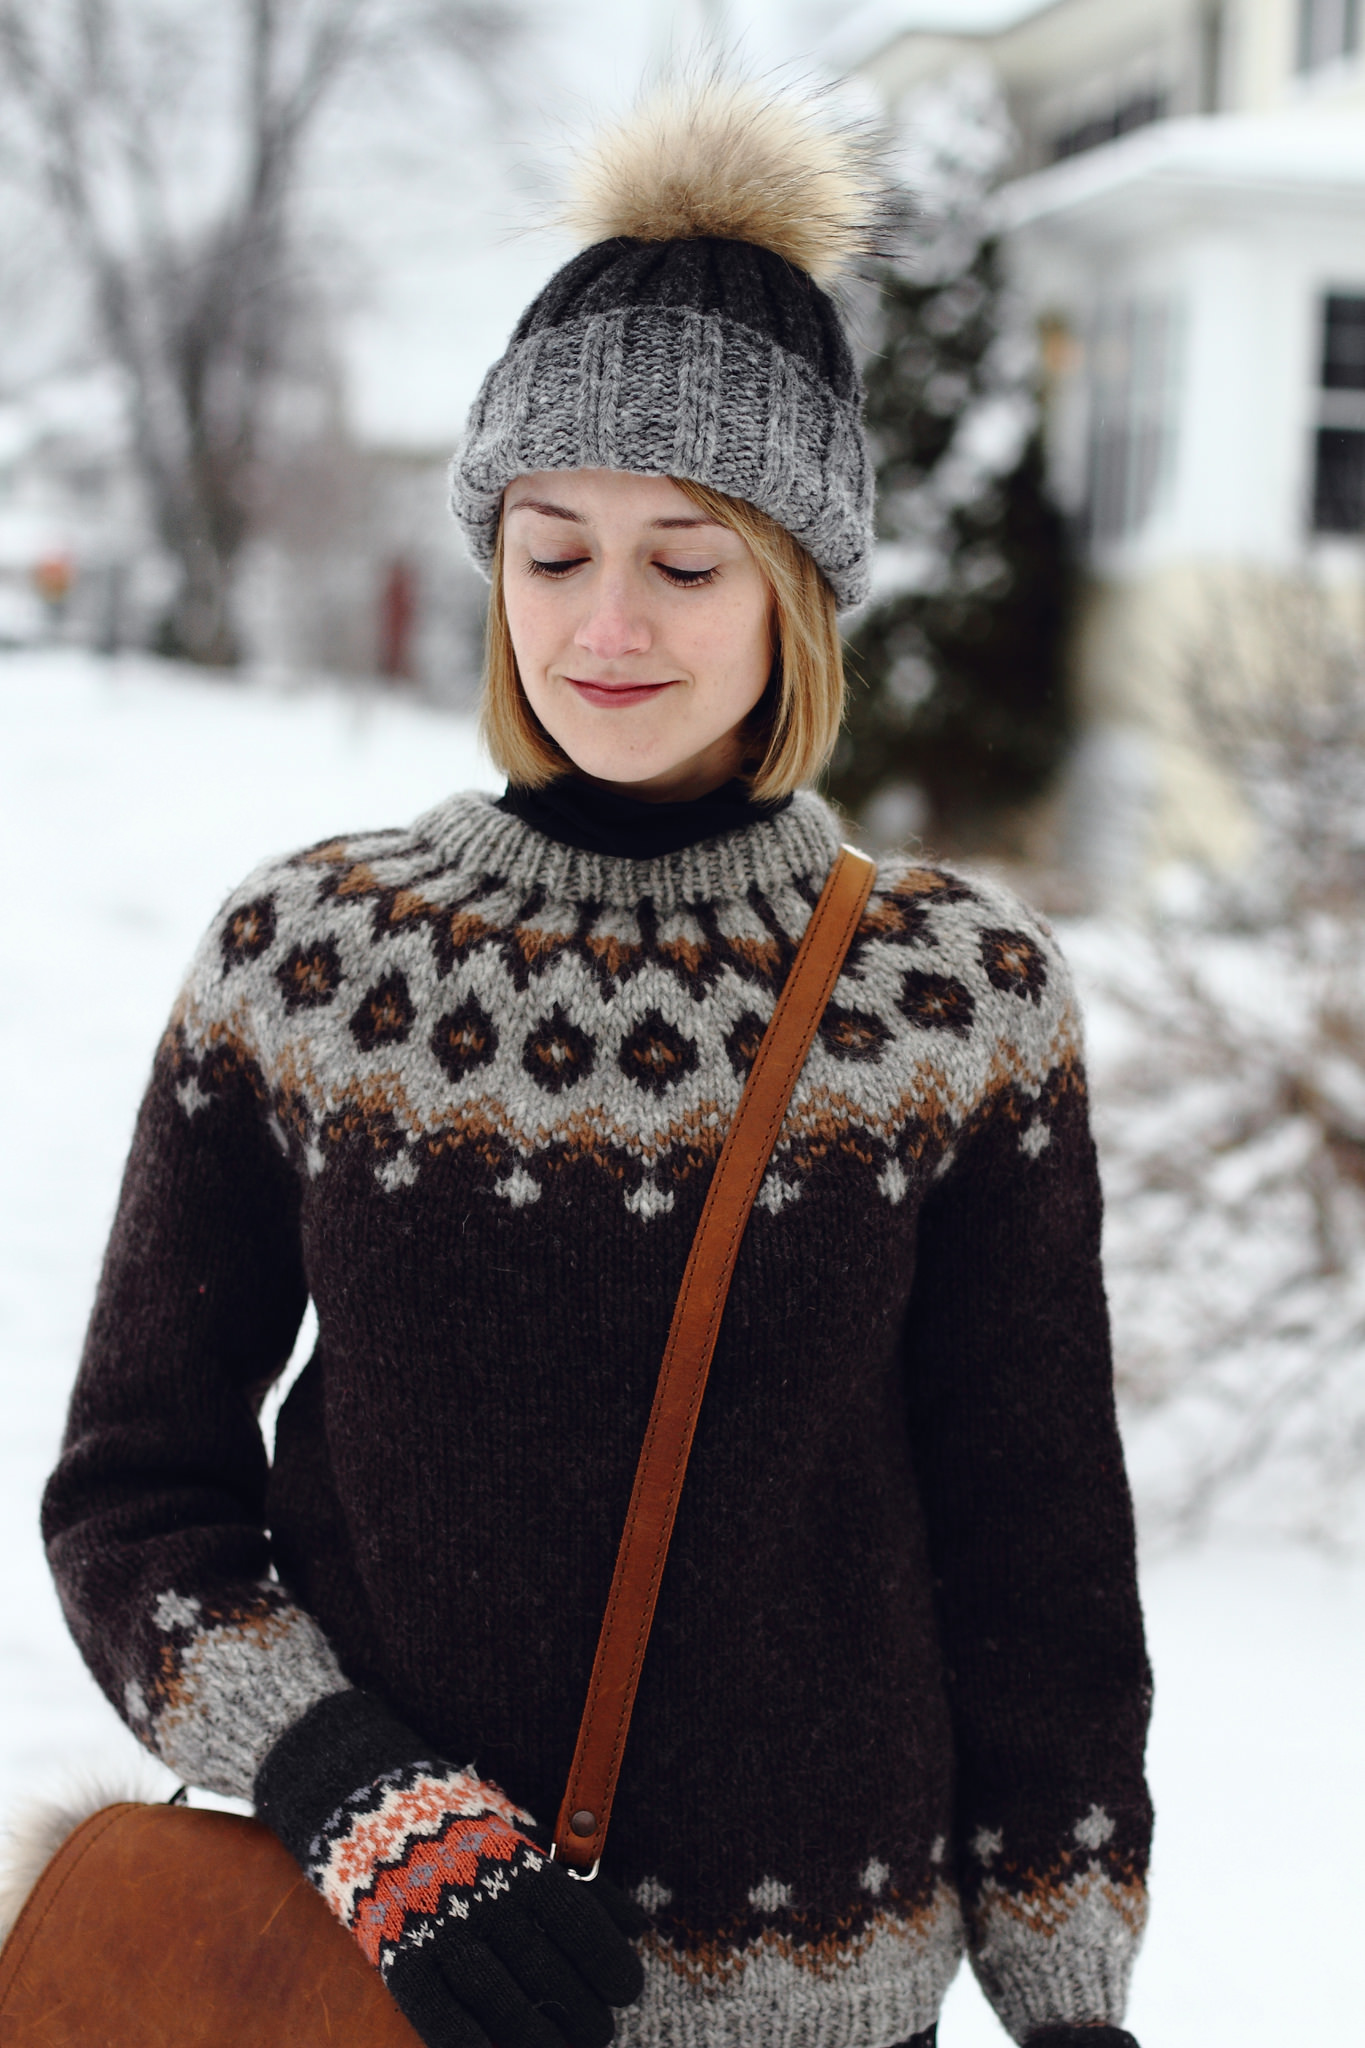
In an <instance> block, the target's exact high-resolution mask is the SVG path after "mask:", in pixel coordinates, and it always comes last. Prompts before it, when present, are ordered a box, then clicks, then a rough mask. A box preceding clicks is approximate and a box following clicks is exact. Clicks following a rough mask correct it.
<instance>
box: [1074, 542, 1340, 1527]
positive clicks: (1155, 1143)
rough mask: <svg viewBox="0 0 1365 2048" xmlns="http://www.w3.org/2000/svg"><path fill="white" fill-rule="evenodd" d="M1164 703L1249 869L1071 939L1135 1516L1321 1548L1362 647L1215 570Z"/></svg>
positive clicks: (1221, 875)
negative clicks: (1094, 1063) (1243, 837)
mask: <svg viewBox="0 0 1365 2048" xmlns="http://www.w3.org/2000/svg"><path fill="white" fill-rule="evenodd" d="M1181 698H1182V702H1183V703H1184V705H1185V707H1186V715H1187V718H1188V721H1189V725H1190V729H1191V735H1192V737H1193V738H1196V739H1197V741H1198V743H1199V746H1200V749H1201V752H1202V753H1203V755H1204V757H1205V758H1206V759H1207V760H1209V761H1210V762H1212V763H1213V764H1214V765H1215V766H1216V768H1217V770H1218V772H1219V774H1220V775H1221V776H1222V778H1223V779H1224V781H1225V783H1226V785H1227V787H1228V789H1229V790H1230V791H1231V792H1232V793H1233V794H1234V795H1235V797H1236V799H1237V801H1238V802H1239V804H1240V806H1241V807H1242V810H1243V814H1244V816H1245V818H1246V820H1247V823H1248V826H1249V828H1250V833H1249V836H1250V840H1251V848H1250V851H1249V853H1248V856H1247V857H1246V858H1245V859H1244V861H1243V862H1242V863H1241V864H1239V866H1238V867H1236V868H1233V869H1227V868H1224V869H1219V868H1217V867H1215V866H1212V865H1208V866H1204V867H1194V866H1190V867H1187V868H1184V869H1179V870H1172V871H1170V872H1169V873H1168V874H1167V875H1166V876H1165V877H1164V880H1163V885H1162V887H1161V889H1160V890H1159V891H1157V892H1155V893H1154V894H1153V896H1152V897H1151V899H1150V900H1149V901H1148V902H1147V904H1146V905H1145V907H1144V908H1143V910H1142V911H1141V913H1140V914H1139V915H1138V916H1136V917H1134V918H1132V919H1130V920H1125V921H1117V920H1113V921H1105V920H1096V921H1095V922H1094V923H1093V924H1092V925H1090V926H1088V927H1086V928H1081V929H1076V930H1075V931H1074V932H1073V935H1072V940H1071V943H1072V951H1073V953H1074V954H1075V955H1076V956H1077V960H1078V965H1079V966H1080V967H1081V969H1082V978H1083V982H1084V983H1085V984H1086V985H1087V986H1088V989H1089V992H1090V996H1091V1005H1090V1007H1091V1014H1092V1020H1093V1019H1095V1018H1096V1017H1098V1020H1099V1025H1100V1030H1099V1039H1100V1044H1101V1048H1102V1057H1101V1058H1100V1060H1099V1061H1098V1072H1097V1086H1096V1102H1097V1109H1098V1122H1097V1130H1098V1136H1099V1140H1100V1148H1101V1156H1102V1158H1103V1161H1104V1169H1105V1182H1106V1196H1107V1203H1106V1207H1107V1212H1108V1213H1107V1223H1106V1267H1107V1271H1108V1276H1109V1289H1110V1294H1111V1299H1112V1302H1113V1306H1114V1314H1115V1328H1116V1335H1117V1340H1118V1344H1117V1353H1118V1379H1119V1389H1120V1393H1121V1395H1122V1397H1123V1399H1124V1402H1125V1406H1126V1409H1127V1412H1128V1419H1129V1424H1130V1444H1131V1447H1132V1449H1133V1452H1134V1457H1135V1477H1136V1480H1137V1485H1138V1492H1139V1498H1140V1500H1141V1502H1142V1505H1143V1508H1144V1511H1145V1515H1146V1519H1147V1523H1148V1526H1149V1527H1159V1526H1162V1525H1163V1524H1164V1525H1165V1526H1167V1527H1171V1528H1174V1529H1176V1530H1179V1531H1189V1530H1192V1529H1197V1528H1199V1527H1201V1526H1202V1525H1203V1524H1205V1523H1206V1522H1207V1521H1208V1520H1209V1519H1210V1517H1211V1516H1212V1515H1213V1514H1214V1512H1215V1510H1218V1511H1223V1510H1225V1509H1226V1508H1227V1507H1228V1506H1229V1504H1231V1505H1233V1506H1234V1507H1235V1508H1236V1509H1237V1510H1239V1511H1240V1512H1241V1513H1242V1514H1243V1515H1244V1517H1245V1518H1246V1519H1247V1521H1249V1522H1250V1523H1251V1524H1252V1525H1254V1526H1258V1527H1261V1528H1263V1529H1264V1528H1271V1527H1274V1526H1276V1525H1277V1524H1278V1525H1279V1526H1281V1527H1286V1526H1287V1527H1290V1528H1294V1529H1296V1530H1299V1531H1301V1532H1307V1533H1310V1534H1312V1535H1314V1536H1316V1537H1318V1538H1320V1539H1321V1540H1324V1541H1327V1542H1339V1541H1342V1540H1346V1539H1347V1538H1348V1536H1358V1535H1359V1534H1360V1528H1361V1525H1360V1521H1359V1513H1360V1508H1361V1504H1362V1502H1361V1490H1360V1482H1361V1479H1362V1476H1365V650H1362V645H1361V641H1360V637H1359V633H1358V630H1356V629H1355V627H1354V626H1353V623H1352V621H1351V619H1350V617H1349V614H1345V615H1344V614H1343V608H1342V607H1341V606H1340V605H1339V604H1338V603H1334V601H1333V599H1332V597H1331V596H1330V594H1328V593H1325V592H1324V591H1323V590H1322V589H1321V588H1320V587H1318V586H1317V585H1316V584H1315V583H1314V582H1312V581H1311V580H1310V579H1309V578H1307V577H1305V578H1303V579H1302V580H1301V581H1299V582H1298V583H1292V584H1285V583H1274V582H1271V581H1269V580H1267V579H1264V578H1260V577H1257V576H1255V575H1254V574H1247V575H1234V576H1232V577H1230V579H1229V581H1228V583H1227V585H1226V587H1225V589H1224V591H1223V592H1222V595H1221V599H1220V600H1219V601H1217V602H1211V603H1210V605H1209V608H1208V613H1207V616H1206V618H1205V619H1204V621H1203V622H1202V624H1201V625H1200V626H1199V627H1198V629H1197V630H1196V631H1195V632H1194V633H1193V634H1192V636H1191V637H1190V639H1189V640H1188V642H1187V643H1186V644H1185V646H1184V649H1183V653H1182V656H1181ZM1353 1525H1354V1526H1353Z"/></svg>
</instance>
